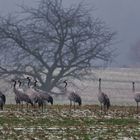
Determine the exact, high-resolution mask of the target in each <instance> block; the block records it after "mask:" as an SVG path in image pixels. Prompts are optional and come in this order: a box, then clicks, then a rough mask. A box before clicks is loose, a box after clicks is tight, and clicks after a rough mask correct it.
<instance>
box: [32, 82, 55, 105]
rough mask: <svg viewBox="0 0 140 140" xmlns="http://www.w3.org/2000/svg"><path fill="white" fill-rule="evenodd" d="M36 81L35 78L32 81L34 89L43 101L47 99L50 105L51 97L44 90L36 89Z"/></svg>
mask: <svg viewBox="0 0 140 140" xmlns="http://www.w3.org/2000/svg"><path fill="white" fill-rule="evenodd" d="M37 82H38V81H37V80H35V81H34V87H35V90H36V91H37V92H39V93H40V96H41V98H42V100H43V101H44V102H45V101H47V102H48V103H51V105H53V97H52V96H51V95H49V94H48V93H47V92H46V91H43V90H40V89H37V88H36V84H37Z"/></svg>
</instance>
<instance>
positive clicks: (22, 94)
mask: <svg viewBox="0 0 140 140" xmlns="http://www.w3.org/2000/svg"><path fill="white" fill-rule="evenodd" d="M26 80H27V81H28V83H27V85H28V87H27V89H26V90H24V89H23V88H21V84H22V82H21V81H20V80H15V79H12V81H11V82H13V92H14V94H15V102H16V105H19V106H20V105H23V102H24V103H26V104H27V108H28V106H29V104H30V105H31V106H33V107H35V105H36V104H38V107H42V111H43V106H44V104H45V103H46V102H48V103H50V104H51V105H53V97H52V96H51V95H49V94H48V93H47V92H45V91H43V90H40V89H38V88H37V81H36V80H35V81H34V82H33V83H34V84H33V85H32V86H31V78H30V77H27V78H26ZM63 83H64V84H65V86H64V92H65V94H66V96H67V97H68V99H69V101H70V108H71V106H72V102H73V103H74V109H75V103H78V104H79V106H80V105H81V104H82V99H81V97H80V95H78V94H77V93H76V92H75V91H69V90H67V85H68V82H67V80H65V81H64V82H63ZM17 84H18V85H17ZM132 92H133V93H134V100H135V102H136V104H137V113H138V105H139V102H140V93H135V82H132ZM97 96H98V100H99V102H100V104H101V110H103V109H104V111H107V110H108V109H109V107H110V106H111V104H110V99H109V97H108V95H107V94H105V93H104V92H102V89H101V78H99V87H98V95H97ZM5 102H6V96H5V95H4V94H3V93H2V92H0V108H1V110H3V106H4V104H5Z"/></svg>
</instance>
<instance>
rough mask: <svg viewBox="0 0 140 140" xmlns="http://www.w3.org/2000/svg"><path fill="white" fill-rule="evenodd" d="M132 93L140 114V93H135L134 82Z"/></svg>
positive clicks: (133, 83)
mask: <svg viewBox="0 0 140 140" xmlns="http://www.w3.org/2000/svg"><path fill="white" fill-rule="evenodd" d="M132 92H133V93H134V100H135V102H136V103H137V113H138V112H139V111H138V109H139V102H140V93H136V92H135V82H132Z"/></svg>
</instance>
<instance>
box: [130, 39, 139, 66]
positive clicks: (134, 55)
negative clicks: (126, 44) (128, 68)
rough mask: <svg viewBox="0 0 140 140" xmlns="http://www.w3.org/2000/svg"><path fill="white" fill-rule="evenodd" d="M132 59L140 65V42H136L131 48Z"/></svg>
mask: <svg viewBox="0 0 140 140" xmlns="http://www.w3.org/2000/svg"><path fill="white" fill-rule="evenodd" d="M130 59H131V60H132V61H133V62H134V61H135V64H136V63H139V64H140V41H138V42H136V44H134V45H133V46H131V48H130Z"/></svg>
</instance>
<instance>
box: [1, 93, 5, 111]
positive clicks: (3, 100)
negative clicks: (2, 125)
mask: <svg viewBox="0 0 140 140" xmlns="http://www.w3.org/2000/svg"><path fill="white" fill-rule="evenodd" d="M5 102H6V97H5V95H4V94H3V93H2V92H1V91H0V108H1V110H3V106H4V104H5Z"/></svg>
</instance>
